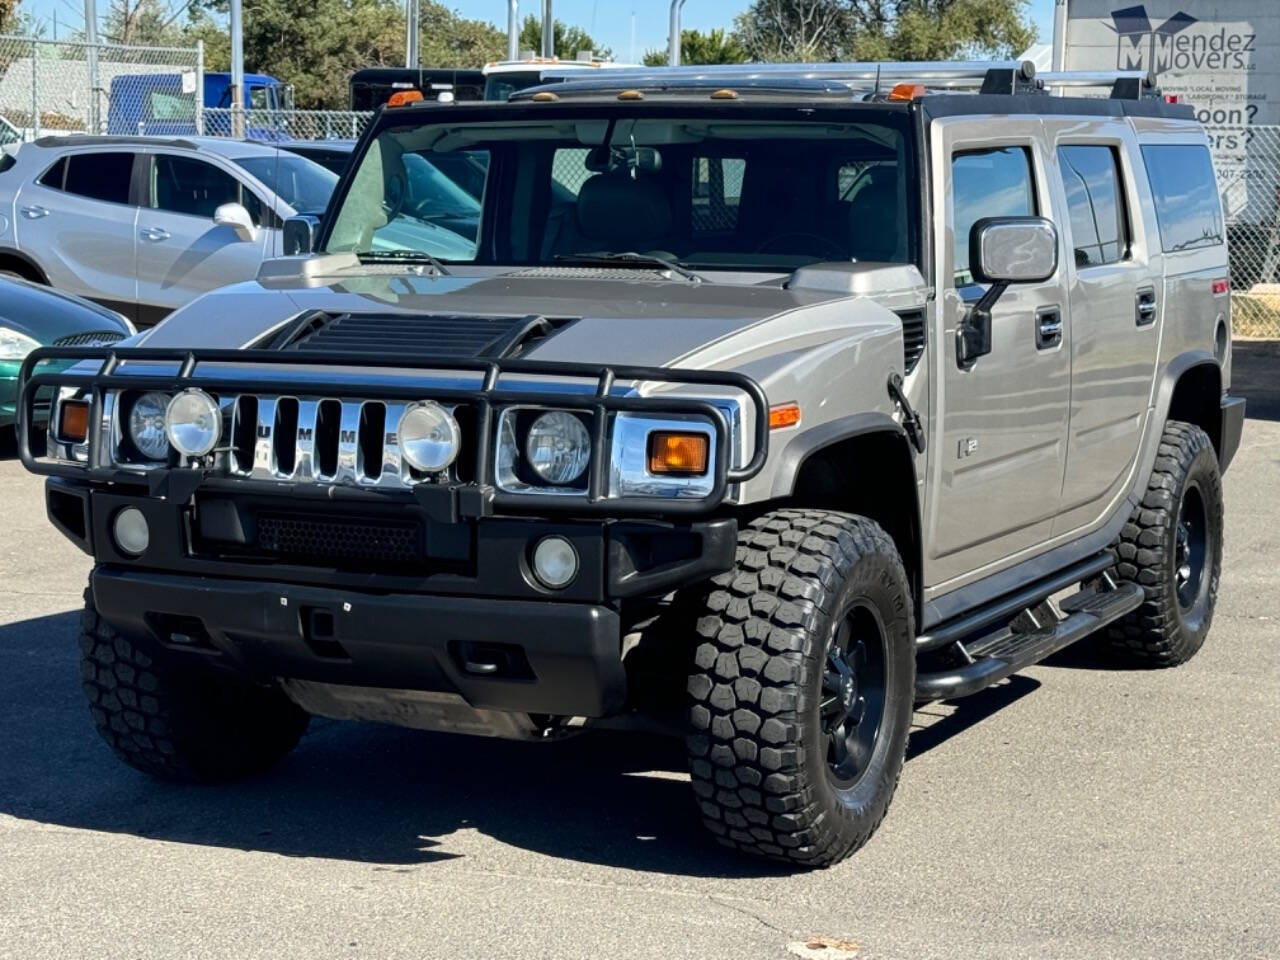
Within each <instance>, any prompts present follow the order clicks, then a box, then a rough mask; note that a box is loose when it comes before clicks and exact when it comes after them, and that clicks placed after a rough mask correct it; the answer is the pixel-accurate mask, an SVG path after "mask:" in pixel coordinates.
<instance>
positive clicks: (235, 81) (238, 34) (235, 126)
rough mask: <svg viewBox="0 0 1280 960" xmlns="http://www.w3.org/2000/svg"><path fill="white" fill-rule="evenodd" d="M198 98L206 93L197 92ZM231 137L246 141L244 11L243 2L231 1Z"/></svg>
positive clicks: (240, 0)
mask: <svg viewBox="0 0 1280 960" xmlns="http://www.w3.org/2000/svg"><path fill="white" fill-rule="evenodd" d="M196 96H197V97H203V96H204V91H203V90H197V91H196ZM231 136H233V137H235V138H236V139H237V140H243V139H244V10H243V3H242V0H231Z"/></svg>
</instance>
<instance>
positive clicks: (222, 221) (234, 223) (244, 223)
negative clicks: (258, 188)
mask: <svg viewBox="0 0 1280 960" xmlns="http://www.w3.org/2000/svg"><path fill="white" fill-rule="evenodd" d="M213 222H214V223H216V224H217V225H218V226H220V227H230V228H231V229H232V230H234V231H235V232H236V237H237V238H239V239H240V240H244V241H246V242H247V241H250V240H256V239H257V238H258V228H257V227H255V226H254V225H253V217H251V216H249V211H248V210H246V209H245V208H244V207H243V206H242V205H241V204H238V203H224V204H223V205H222V206H220V207H219V208H218V209H217V210H215V211H213Z"/></svg>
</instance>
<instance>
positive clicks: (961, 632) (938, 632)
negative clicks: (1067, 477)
mask: <svg viewBox="0 0 1280 960" xmlns="http://www.w3.org/2000/svg"><path fill="white" fill-rule="evenodd" d="M1115 562H1116V558H1115V555H1114V554H1113V553H1112V552H1111V551H1110V550H1104V551H1103V552H1102V553H1100V554H1098V555H1097V556H1095V557H1089V558H1088V559H1087V560H1081V561H1080V562H1079V563H1073V564H1072V565H1071V566H1069V567H1067V569H1065V570H1063V571H1061V572H1059V573H1055V574H1053V575H1052V576H1049V577H1045V578H1044V579H1043V580H1037V581H1035V582H1034V583H1031V584H1029V585H1028V586H1025V587H1023V588H1022V589H1020V590H1017V591H1015V592H1014V593H1010V594H1007V595H1006V596H1003V597H1001V598H1000V599H998V600H996V601H994V602H993V603H990V604H988V605H987V606H985V607H979V608H978V609H977V610H976V611H975V612H973V613H970V614H966V615H965V616H962V617H957V618H956V619H954V620H949V621H947V622H946V623H942V624H939V625H938V626H937V627H935V628H934V629H933V632H932V633H924V634H921V635H920V636H919V637H917V638H916V653H924V652H925V651H926V650H941V649H942V648H943V647H945V646H948V645H950V644H952V643H955V642H956V641H957V640H962V639H964V638H965V637H967V636H970V635H972V634H974V633H976V632H977V631H979V630H981V629H982V628H983V627H985V626H988V625H990V624H992V623H995V622H996V621H999V620H1008V619H1009V618H1010V617H1016V616H1017V615H1018V614H1019V613H1021V612H1022V611H1023V610H1026V609H1027V608H1028V607H1034V606H1035V605H1036V604H1037V603H1040V602H1041V601H1042V600H1045V599H1047V598H1048V597H1052V596H1053V595H1054V594H1055V593H1058V592H1059V591H1061V590H1065V589H1067V587H1070V586H1074V585H1075V584H1077V583H1080V582H1081V581H1082V580H1088V579H1089V578H1090V577H1096V576H1097V575H1098V574H1100V573H1102V571H1104V570H1108V569H1110V568H1111V567H1112V566H1113V565H1114V564H1115Z"/></svg>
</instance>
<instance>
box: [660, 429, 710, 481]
mask: <svg viewBox="0 0 1280 960" xmlns="http://www.w3.org/2000/svg"><path fill="white" fill-rule="evenodd" d="M710 452H711V440H710V438H709V437H708V436H707V435H706V434H705V433H651V434H649V472H650V473H653V474H658V475H662V476H680V477H700V476H702V475H703V474H705V473H706V472H707V461H708V460H709V458H710Z"/></svg>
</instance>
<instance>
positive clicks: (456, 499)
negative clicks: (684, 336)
mask: <svg viewBox="0 0 1280 960" xmlns="http://www.w3.org/2000/svg"><path fill="white" fill-rule="evenodd" d="M47 361H78V362H80V363H85V362H91V361H98V364H99V366H98V369H97V370H96V371H95V372H89V371H84V372H76V368H75V367H74V366H73V367H70V368H68V369H65V370H62V371H60V372H58V373H37V372H36V368H37V367H38V366H39V365H40V364H41V363H43V362H47ZM134 362H139V363H141V362H146V363H168V364H177V365H178V369H177V371H176V372H175V373H157V374H150V373H127V374H126V373H123V372H121V370H120V367H121V364H126V363H134ZM207 364H227V365H234V366H236V367H242V366H261V367H263V368H264V369H263V371H262V373H261V374H260V375H257V376H254V377H252V378H249V377H245V376H243V375H241V376H231V375H217V374H209V375H206V376H201V375H200V368H201V367H202V366H204V365H207ZM323 366H331V367H338V368H344V369H346V370H354V371H360V370H392V369H394V370H406V369H407V370H424V371H431V372H433V373H470V374H479V375H480V376H481V385H480V386H479V387H475V388H455V387H439V386H436V385H433V384H432V383H431V382H430V381H429V380H422V381H417V380H413V379H411V378H405V381H404V382H403V383H395V384H389V383H367V384H362V383H360V382H359V381H358V380H354V379H352V380H347V381H342V380H334V381H331V382H321V381H318V380H314V381H313V380H306V381H304V382H297V381H290V380H287V379H276V378H274V377H272V376H270V375H269V373H268V370H269V369H270V368H271V367H293V368H297V367H323ZM512 375H525V376H534V377H562V378H570V379H574V380H579V381H594V382H595V390H594V392H593V393H587V392H581V393H572V392H555V391H554V390H552V389H548V390H531V389H499V381H500V380H501V378H503V377H506V376H512ZM618 381H629V382H636V383H639V382H655V383H670V384H679V385H690V386H710V387H727V388H730V389H733V390H740V391H742V392H743V393H745V394H746V395H747V396H748V397H749V398H750V401H751V403H752V405H753V406H754V408H755V424H754V427H755V430H754V444H753V448H752V456H751V459H750V461H749V462H748V463H747V464H746V465H745V466H743V467H739V468H733V467H730V465H729V464H730V461H731V460H732V457H733V451H732V449H731V434H730V430H729V425H728V423H727V422H726V420H725V416H724V413H723V412H722V411H721V410H720V408H719V407H717V406H716V405H715V404H713V403H711V402H710V401H708V400H699V399H693V398H680V397H641V396H613V395H612V393H613V389H614V385H615V384H616V383H617V382H618ZM19 383H20V385H21V386H20V389H19V396H18V454H19V456H20V457H21V460H22V464H23V466H25V467H26V468H27V469H28V470H30V471H31V472H32V473H36V474H41V475H44V476H55V477H65V478H69V479H80V480H88V481H95V482H110V483H127V484H134V485H138V484H145V485H148V486H149V487H150V490H151V493H152V494H153V495H156V496H170V497H174V498H175V499H179V500H183V501H185V500H186V499H188V498H189V497H190V496H191V495H192V494H193V493H194V492H195V491H196V489H197V488H199V487H200V486H201V485H202V484H205V483H210V484H211V485H220V484H221V482H224V481H228V480H229V481H232V482H233V483H234V484H235V486H236V488H238V489H246V490H247V489H251V488H255V487H256V488H257V489H263V490H272V491H280V490H281V489H282V488H283V489H289V488H293V489H295V490H296V491H297V492H298V493H305V492H310V490H308V489H304V488H310V489H314V490H317V491H324V492H327V491H328V490H329V487H328V485H326V484H295V483H293V482H291V481H288V480H279V481H270V480H256V481H255V480H250V479H248V478H241V477H234V476H224V475H223V474H222V473H220V472H218V471H214V470H212V469H209V468H206V467H181V466H165V465H157V466H148V467H146V468H143V467H141V466H138V467H134V468H132V469H130V468H129V467H128V466H122V465H112V466H99V465H98V464H97V463H95V462H93V461H95V460H96V459H97V457H98V456H99V451H101V449H102V417H101V415H100V411H101V409H102V397H103V394H104V393H106V392H110V391H113V390H120V391H133V392H146V391H162V392H176V391H179V390H185V389H192V388H197V389H201V390H205V391H206V392H209V393H212V394H215V395H217V394H229V393H230V394H237V395H238V394H260V393H278V394H282V395H285V396H288V395H290V394H294V393H298V392H300V391H306V392H307V393H308V394H318V395H326V394H327V395H331V396H347V397H359V398H360V399H365V400H400V401H412V400H423V399H432V400H437V401H442V402H459V403H468V404H471V405H473V406H474V408H475V410H476V414H477V416H476V424H477V434H478V435H477V443H476V449H475V459H474V464H473V466H474V473H473V476H474V477H475V478H476V481H475V482H473V483H466V484H455V485H452V486H444V485H441V484H431V483H421V484H418V485H417V486H416V487H414V488H413V489H412V491H411V492H412V495H414V496H415V497H416V498H417V499H418V500H419V501H420V502H421V503H423V505H424V506H425V507H427V508H428V509H429V511H430V512H431V514H432V515H433V516H435V517H437V518H439V519H442V520H444V519H451V518H456V517H457V516H458V515H459V504H461V513H462V514H463V515H469V516H483V515H486V514H488V513H490V512H491V511H492V509H493V508H495V507H497V508H505V509H515V510H538V511H557V512H577V513H589V514H619V515H621V514H628V515H637V514H642V515H643V514H647V515H653V514H668V515H674V514H686V515H687V514H701V513H706V512H708V511H710V510H712V509H714V508H715V507H716V506H718V505H719V504H720V503H721V502H722V501H723V500H724V498H725V495H726V493H727V491H728V488H729V485H730V484H735V483H742V482H744V481H747V480H750V479H751V478H752V477H755V476H756V475H757V474H759V473H760V471H761V470H762V469H763V468H764V464H765V460H766V459H767V458H768V455H769V401H768V399H767V397H766V396H765V393H764V390H763V389H761V387H760V385H759V384H758V383H756V381H755V380H753V379H751V378H750V377H747V376H744V375H742V374H736V373H717V372H709V371H701V370H678V369H666V368H661V367H624V366H610V365H604V364H589V363H563V362H552V361H539V360H484V359H465V360H459V359H443V358H437V357H432V356H429V355H420V356H411V357H394V358H390V357H360V358H359V359H358V360H357V361H356V362H354V363H353V362H352V358H351V357H350V356H348V355H345V354H337V353H320V352H315V353H307V354H306V355H305V356H299V355H298V354H297V353H292V352H280V351H274V350H261V349H253V350H178V349H157V348H148V347H120V348H112V347H96V348H88V347H86V348H75V347H41V348H39V349H37V350H34V351H32V352H31V353H30V354H29V355H28V356H27V358H26V360H25V361H23V364H22V369H21V372H20V375H19ZM46 387H52V388H54V389H55V391H56V390H57V389H58V388H60V387H75V388H78V389H82V390H83V389H87V390H89V391H91V395H92V401H93V403H92V406H91V408H90V420H89V450H90V458H89V459H90V462H89V463H71V462H65V461H55V460H50V459H40V458H38V457H36V455H35V454H34V453H33V450H32V444H31V441H32V431H33V430H34V425H35V423H34V413H35V397H36V393H37V392H38V391H39V390H41V389H43V388H46ZM508 405H533V406H540V407H547V408H561V409H573V410H584V411H587V412H589V413H590V414H591V417H592V432H591V463H590V466H589V467H588V470H589V474H588V484H587V491H586V495H585V496H582V497H577V496H550V495H539V494H525V493H503V492H501V491H499V490H498V489H497V485H496V482H495V467H494V463H493V453H494V450H495V449H496V445H497V444H496V440H497V438H496V424H497V417H496V416H495V413H496V411H497V410H498V408H501V407H504V406H508ZM624 412H625V413H646V414H657V415H662V414H686V415H696V416H701V417H705V418H707V420H709V421H710V422H711V424H712V427H713V430H714V432H715V442H716V458H715V476H714V478H713V480H714V484H713V488H712V490H711V492H710V493H709V494H708V495H707V496H705V497H701V498H698V499H696V500H695V499H689V500H680V499H674V498H669V497H625V498H624V497H614V498H610V497H608V496H607V495H606V492H607V489H608V488H607V481H608V469H609V460H610V457H609V421H610V414H614V413H624ZM340 489H341V490H342V491H343V495H344V496H345V495H347V494H348V493H350V494H351V495H352V496H365V495H367V496H373V497H377V498H380V499H381V498H385V497H387V496H396V495H403V494H405V493H410V491H409V490H408V489H406V490H405V491H403V492H402V491H390V492H388V491H373V490H365V489H360V488H355V487H352V488H345V487H343V488H340Z"/></svg>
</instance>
